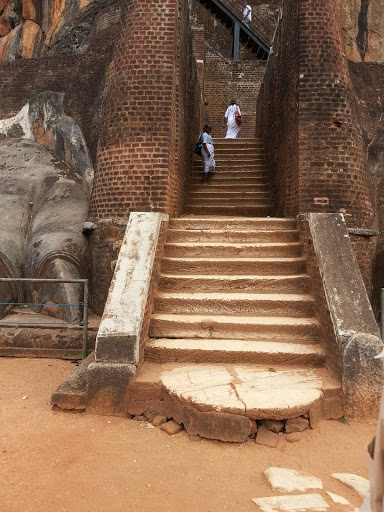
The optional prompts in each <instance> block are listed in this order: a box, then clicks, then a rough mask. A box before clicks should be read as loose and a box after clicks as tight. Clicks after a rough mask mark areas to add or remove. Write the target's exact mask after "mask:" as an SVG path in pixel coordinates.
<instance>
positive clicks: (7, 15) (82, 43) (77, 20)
mask: <svg viewBox="0 0 384 512" xmlns="http://www.w3.org/2000/svg"><path fill="white" fill-rule="evenodd" d="M119 5H120V0H110V1H108V0H77V1H76V2H74V1H73V0H60V1H58V0H55V1H51V0H49V1H48V0H45V1H41V0H0V62H4V61H7V60H14V59H18V58H30V57H37V56H39V55H46V54H53V55H54V54H58V53H82V52H84V51H86V49H87V48H88V44H89V39H90V37H91V32H92V30H93V28H94V25H95V18H96V16H97V15H98V14H99V13H100V11H102V10H104V11H106V12H114V11H116V9H118V7H119Z"/></svg>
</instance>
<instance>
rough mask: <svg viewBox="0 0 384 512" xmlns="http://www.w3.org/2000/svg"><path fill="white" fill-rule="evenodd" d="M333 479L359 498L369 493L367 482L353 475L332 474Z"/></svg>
mask: <svg viewBox="0 0 384 512" xmlns="http://www.w3.org/2000/svg"><path fill="white" fill-rule="evenodd" d="M332 476H333V478H336V480H340V482H342V483H343V484H345V485H347V486H348V487H350V488H351V489H354V490H355V491H356V492H357V494H358V495H359V496H360V497H361V498H365V496H366V494H367V492H368V491H369V480H367V479H366V478H363V477H362V476H359V475H354V474H353V473H333V474H332Z"/></svg>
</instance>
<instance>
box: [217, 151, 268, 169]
mask: <svg viewBox="0 0 384 512" xmlns="http://www.w3.org/2000/svg"><path fill="white" fill-rule="evenodd" d="M215 162H216V164H217V165H220V164H222V165H228V166H244V165H252V164H265V158H264V156H263V155H243V156H242V157H232V158H229V157H228V156H226V155H221V154H217V153H215Z"/></svg>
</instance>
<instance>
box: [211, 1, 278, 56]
mask: <svg viewBox="0 0 384 512" xmlns="http://www.w3.org/2000/svg"><path fill="white" fill-rule="evenodd" d="M220 2H221V3H222V4H223V5H226V6H227V7H228V8H229V9H230V10H231V11H232V12H233V14H235V15H236V17H237V18H239V20H240V21H242V20H243V13H244V8H243V7H242V5H240V4H239V2H236V1H235V0H220ZM247 26H248V27H249V28H250V29H251V30H252V32H254V33H255V34H257V35H258V36H259V37H260V38H261V39H264V42H265V43H267V44H268V46H271V44H272V39H273V34H274V28H271V27H270V26H269V25H267V23H266V22H265V21H263V20H262V19H260V18H258V17H257V16H255V15H254V13H253V12H252V19H251V22H250V23H249V24H247ZM260 26H261V27H262V29H261V30H260ZM263 30H264V32H263ZM260 32H261V33H260Z"/></svg>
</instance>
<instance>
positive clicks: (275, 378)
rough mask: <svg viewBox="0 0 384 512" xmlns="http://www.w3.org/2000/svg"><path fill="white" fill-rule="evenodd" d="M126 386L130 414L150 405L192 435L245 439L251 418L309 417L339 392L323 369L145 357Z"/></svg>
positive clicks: (335, 383)
mask: <svg viewBox="0 0 384 512" xmlns="http://www.w3.org/2000/svg"><path fill="white" fill-rule="evenodd" d="M271 370H273V371H271ZM130 391H131V392H130V396H129V400H128V404H127V409H128V412H129V413H131V414H143V412H145V411H146V410H147V409H148V410H150V409H151V410H154V411H156V412H158V413H161V414H165V415H166V416H168V417H173V418H174V419H175V421H177V422H179V423H183V424H184V426H185V428H186V430H187V432H188V433H189V434H191V435H196V434H198V435H199V436H201V437H205V438H209V439H219V440H222V441H231V442H244V441H246V440H247V439H248V436H249V434H250V429H251V424H250V421H249V419H253V420H262V419H275V420H286V419H291V418H296V417H298V416H301V415H306V414H308V413H310V414H309V416H310V417H311V413H312V411H315V412H316V411H319V409H320V410H321V409H322V407H321V404H322V402H323V401H334V400H339V401H341V396H342V392H341V386H340V383H339V382H338V381H336V380H335V379H332V378H331V377H330V375H329V374H328V372H327V371H326V370H325V368H314V367H312V366H311V367H307V366H301V367H300V368H299V369H297V368H296V367H294V366H292V365H289V366H288V365H284V366H283V365H275V366H274V367H273V368H271V369H268V368H266V365H265V364H264V365H261V364H225V365H223V364H213V363H212V364H205V363H199V364H196V363H194V364H190V363H181V362H177V363H164V364H156V363H151V362H148V361H145V362H144V364H143V367H142V369H141V371H140V373H139V375H138V377H137V379H136V381H135V382H134V383H133V385H132V386H131V390H130ZM328 408H329V407H326V408H325V409H328ZM322 414H324V410H323V413H322ZM317 417H318V418H319V414H318V413H317ZM320 417H321V416H320ZM324 417H327V415H326V413H325V414H324ZM328 417H331V416H328Z"/></svg>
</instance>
